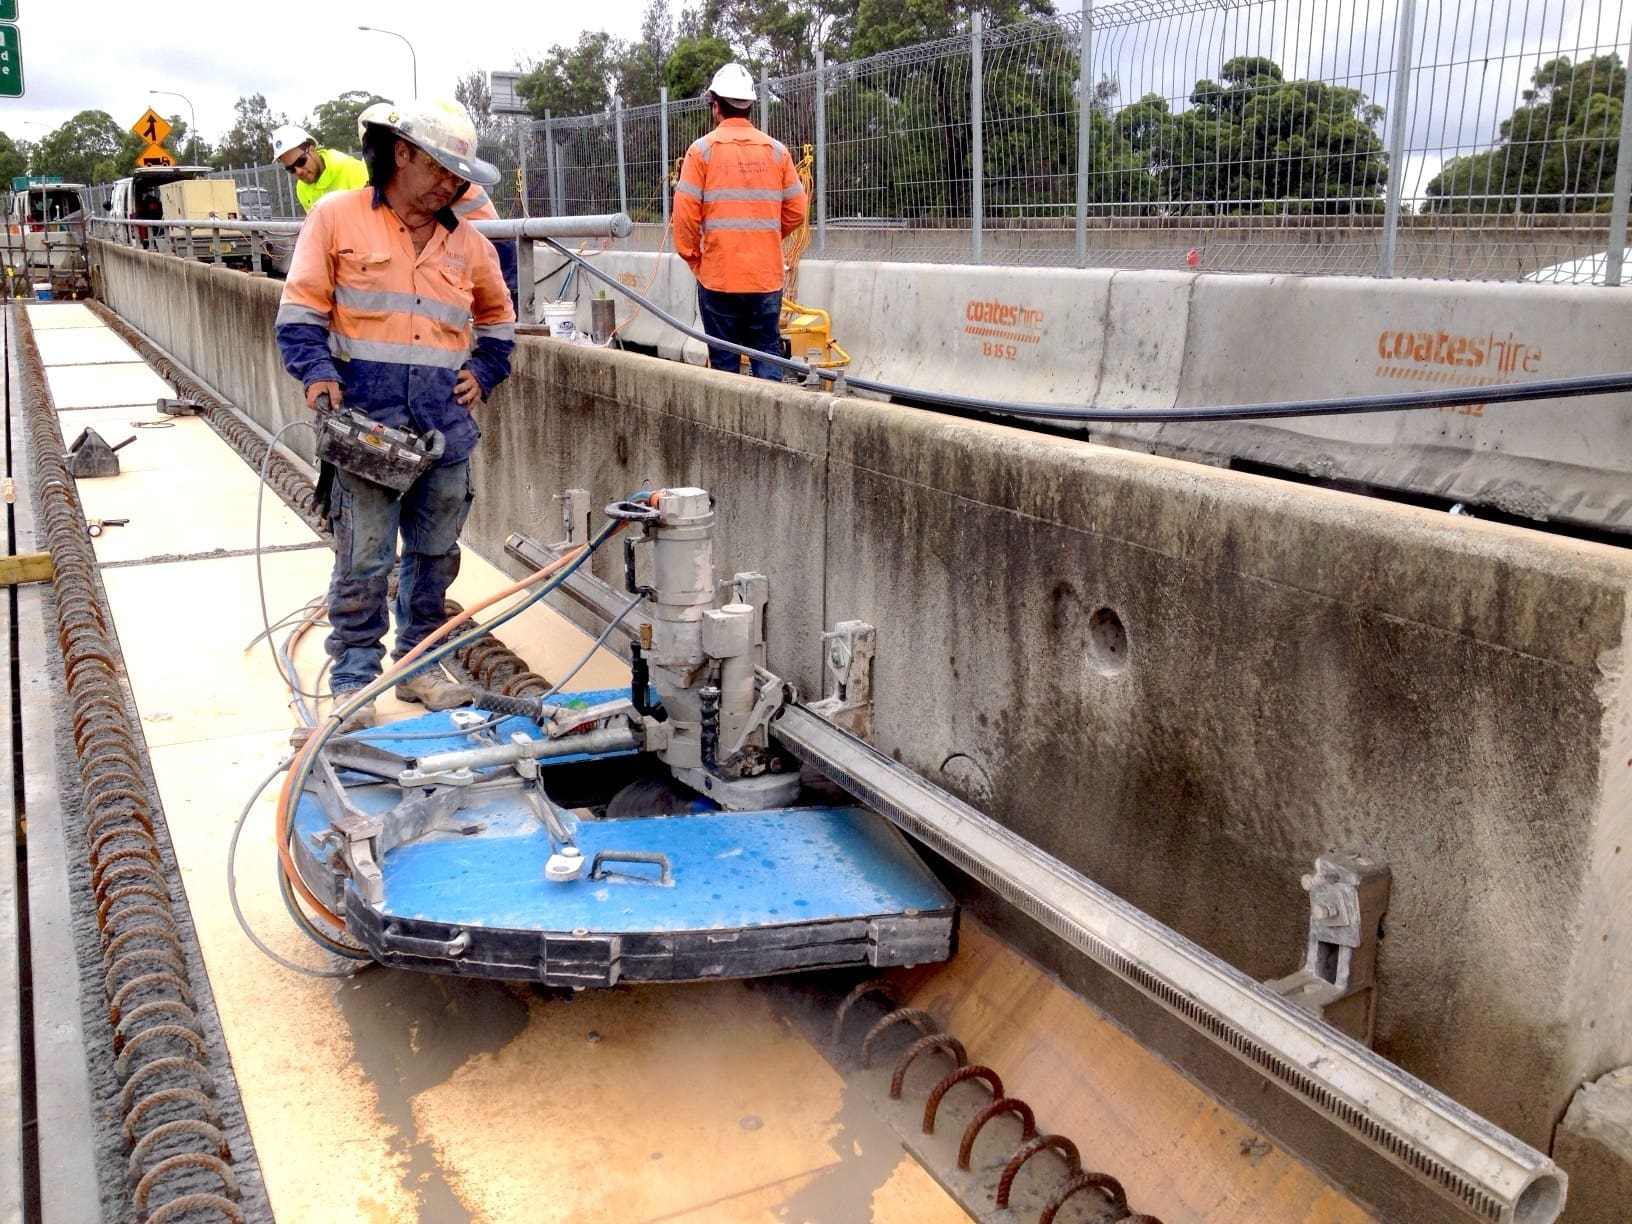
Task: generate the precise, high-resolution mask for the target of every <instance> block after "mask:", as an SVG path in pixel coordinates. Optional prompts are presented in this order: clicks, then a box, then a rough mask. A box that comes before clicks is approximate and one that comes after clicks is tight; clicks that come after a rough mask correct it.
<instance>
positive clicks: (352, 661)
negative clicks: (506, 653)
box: [277, 101, 516, 731]
mask: <svg viewBox="0 0 1632 1224" xmlns="http://www.w3.org/2000/svg"><path fill="white" fill-rule="evenodd" d="M362 144H363V161H364V163H365V164H366V165H367V167H368V174H369V189H368V190H363V191H342V192H338V193H336V194H334V195H330V196H327V197H325V198H324V199H322V200H319V201H318V203H317V206H316V207H315V208H314V209H313V210H312V213H311V215H310V216H309V217H307V218H306V222H305V224H304V225H303V226H302V227H301V231H300V240H299V241H298V242H297V243H296V245H295V254H294V259H293V260H292V262H291V264H290V267H289V276H288V279H287V280H286V281H285V282H284V286H283V300H282V302H281V304H280V305H279V307H278V319H277V338H278V348H279V350H280V351H281V353H282V356H283V364H284V368H285V369H287V370H288V371H289V373H290V374H292V375H294V377H296V378H297V379H299V380H300V383H301V386H302V387H304V388H305V392H306V405H307V407H308V408H312V409H314V410H315V409H322V408H323V407H324V405H325V404H327V405H328V406H329V407H332V408H341V407H344V408H347V409H353V410H355V411H356V412H358V413H361V414H362V415H363V416H364V417H365V418H367V420H368V421H370V422H375V423H378V424H379V425H380V426H383V427H385V428H388V429H393V430H405V431H410V432H412V433H414V434H416V435H420V436H421V437H422V438H428V437H430V436H431V435H432V434H433V433H434V434H437V435H440V437H441V439H442V445H441V447H440V449H436V448H432V450H431V453H432V454H433V456H434V461H433V463H432V464H431V466H429V467H427V468H426V469H425V470H423V471H421V472H420V473H419V474H418V475H417V476H415V477H414V478H413V482H412V483H411V484H410V485H409V486H408V487H407V489H406V490H405V491H403V492H401V493H398V492H395V491H393V489H391V488H387V487H385V486H384V485H381V484H378V483H375V482H374V481H372V480H369V479H367V478H366V477H365V476H364V475H362V474H359V473H358V472H355V471H351V470H347V469H346V468H345V467H343V466H341V465H340V461H339V460H338V459H336V463H335V467H333V468H331V469H330V470H329V471H328V472H326V473H325V474H324V475H323V476H321V477H320V479H319V490H320V493H322V492H324V483H325V481H326V482H327V483H328V488H327V490H326V493H327V497H326V500H327V503H328V516H329V520H330V523H331V524H332V526H333V529H334V548H335V559H334V572H333V575H332V577H331V579H330V583H329V601H328V603H329V607H328V612H329V630H330V632H329V639H328V647H327V648H328V653H329V657H330V658H331V659H333V661H334V670H333V671H332V672H331V673H330V678H329V684H330V689H331V691H332V692H333V694H334V697H335V701H336V703H337V707H338V706H339V705H343V704H344V703H345V702H346V701H348V700H350V699H351V698H350V694H353V693H355V692H356V691H357V690H358V689H362V688H365V687H367V686H369V685H370V684H372V683H373V681H375V680H376V679H378V677H379V676H380V674H381V665H382V662H383V660H384V658H385V646H384V641H385V635H386V631H387V629H388V628H389V619H390V613H391V612H392V611H393V608H392V605H391V603H390V601H389V600H388V599H387V596H386V586H387V580H388V579H389V577H390V574H391V571H392V569H393V568H394V569H396V571H397V596H396V602H395V608H394V611H395V613H396V623H397V633H396V641H395V643H394V650H395V655H396V657H397V658H398V659H401V658H402V657H403V656H404V655H406V654H408V653H409V652H410V651H412V650H413V648H414V647H415V646H417V645H418V644H419V643H420V642H421V641H423V640H424V639H425V637H426V636H427V635H429V634H430V633H431V631H432V630H433V629H435V628H436V627H437V626H438V625H440V624H441V623H442V621H443V619H444V618H445V616H446V612H445V599H446V596H447V591H448V588H449V586H451V585H452V583H453V580H454V578H455V577H457V576H458V573H459V533H460V530H461V529H462V528H463V527H464V524H465V518H466V516H467V515H468V514H469V513H470V504H471V500H472V498H473V497H474V496H475V490H474V485H473V484H472V481H471V472H470V457H471V453H472V452H473V451H474V450H475V449H476V443H477V441H478V440H479V439H480V437H481V429H480V428H479V427H478V425H477V422H476V420H475V418H474V417H473V415H472V414H473V413H474V412H476V410H477V409H479V408H480V407H481V405H482V403H483V401H484V400H486V398H487V397H488V395H489V394H491V393H492V391H493V389H494V388H495V387H496V386H498V385H499V383H501V382H503V381H504V380H505V378H507V377H508V376H509V374H510V355H511V352H512V350H514V348H515V337H516V326H515V324H516V315H515V311H514V310H513V309H512V307H511V303H510V292H509V290H508V288H507V287H506V286H505V283H504V276H503V273H502V272H501V271H500V268H499V258H498V255H497V253H496V252H495V251H494V250H493V244H492V243H490V242H489V241H488V240H487V239H486V238H484V237H482V235H481V234H478V233H477V232H476V231H475V230H474V229H473V228H471V226H470V223H469V222H467V221H465V220H464V219H463V218H461V217H460V216H459V215H458V214H457V211H456V209H455V207H454V205H455V202H456V201H457V200H458V199H459V198H460V197H461V196H462V195H463V194H464V193H465V191H466V189H467V184H475V185H476V186H479V187H491V186H492V185H493V184H495V183H497V182H498V181H499V172H498V170H497V169H496V168H495V167H494V166H492V165H491V164H490V163H488V162H485V161H483V160H482V159H481V158H479V157H477V156H476V125H475V124H474V123H472V122H471V119H470V114H469V112H467V111H466V110H465V108H464V107H463V106H461V105H459V104H458V103H457V102H441V101H412V102H407V103H403V104H401V105H398V106H391V107H387V108H385V109H383V110H380V111H371V112H370V113H369V121H368V122H367V123H365V124H364V128H363V141H362ZM327 466H328V465H327V464H325V467H327ZM399 536H400V537H401V539H402V559H401V561H400V563H399V562H398V560H397V539H398V537H399ZM396 695H397V697H398V698H399V699H401V700H403V701H413V702H418V703H421V704H423V705H424V706H425V707H426V708H427V709H432V710H445V709H451V708H452V707H454V706H458V705H465V704H468V703H469V702H470V701H471V699H472V694H471V691H470V689H469V688H468V687H466V686H465V685H462V684H459V683H457V682H456V681H454V680H452V679H451V678H450V677H448V676H446V675H445V674H443V672H442V670H441V668H440V667H433V668H431V669H429V670H424V671H420V672H419V673H417V674H415V675H413V676H411V677H409V678H407V679H405V680H403V681H401V682H400V683H398V684H397V686H396ZM373 717H374V712H373V706H372V703H369V704H367V705H363V706H361V707H360V708H358V709H357V710H355V711H352V712H350V713H349V715H348V716H347V718H346V721H345V723H344V724H343V729H344V730H346V731H353V730H358V729H360V728H363V727H367V726H371V725H372V723H373Z"/></svg>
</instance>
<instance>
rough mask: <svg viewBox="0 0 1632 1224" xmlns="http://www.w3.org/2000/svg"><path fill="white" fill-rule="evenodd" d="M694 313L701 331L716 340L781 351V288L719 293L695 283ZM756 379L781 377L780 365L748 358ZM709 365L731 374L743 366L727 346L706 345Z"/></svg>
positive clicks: (762, 350) (770, 351)
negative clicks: (701, 323)
mask: <svg viewBox="0 0 1632 1224" xmlns="http://www.w3.org/2000/svg"><path fill="white" fill-rule="evenodd" d="M697 313H698V314H700V315H701V316H702V318H703V331H705V332H706V333H708V335H710V336H712V337H714V339H716V340H729V341H730V342H731V343H732V344H740V345H743V346H744V347H746V348H751V349H758V350H759V351H760V352H762V353H778V354H779V353H781V352H782V290H780V289H777V290H775V291H773V292H771V293H721V292H720V291H719V290H718V289H706V288H704V287H703V286H702V285H698V286H697ZM751 361H752V364H753V370H754V377H755V378H769V379H774V380H775V381H777V382H780V381H781V380H782V367H781V366H777V365H772V364H771V363H770V362H768V361H761V360H760V359H759V358H758V357H754V358H751ZM708 364H709V366H710V367H712V368H713V369H716V370H726V371H728V372H730V373H732V374H735V373H738V372H740V370H741V369H742V358H740V357H739V356H737V354H735V353H733V352H732V351H731V350H730V349H723V348H715V347H714V346H713V345H712V344H711V345H709V346H708Z"/></svg>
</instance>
